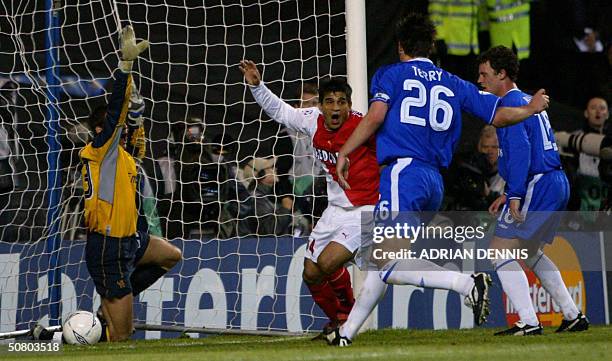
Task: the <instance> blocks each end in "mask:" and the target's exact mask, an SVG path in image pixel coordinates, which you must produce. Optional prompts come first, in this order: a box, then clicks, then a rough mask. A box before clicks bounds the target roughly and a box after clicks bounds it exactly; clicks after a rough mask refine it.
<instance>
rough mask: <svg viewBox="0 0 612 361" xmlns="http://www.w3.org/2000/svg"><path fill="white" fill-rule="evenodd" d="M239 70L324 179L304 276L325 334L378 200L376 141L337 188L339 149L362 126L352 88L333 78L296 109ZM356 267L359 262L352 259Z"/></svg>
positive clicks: (343, 310)
mask: <svg viewBox="0 0 612 361" xmlns="http://www.w3.org/2000/svg"><path fill="white" fill-rule="evenodd" d="M240 71H242V73H243V74H244V78H245V80H246V82H247V83H248V84H249V88H250V90H251V93H252V94H253V97H255V100H256V101H257V103H258V104H259V105H261V107H262V108H263V109H264V111H265V112H266V114H268V115H269V116H270V117H271V118H272V119H274V120H275V121H277V122H279V123H281V124H283V125H285V126H286V127H288V128H290V129H293V130H295V131H298V132H302V133H304V134H306V135H308V136H309V137H310V138H311V139H312V143H313V149H314V157H315V158H316V159H317V163H318V164H319V165H320V166H322V167H323V169H324V170H325V174H326V179H327V201H328V206H327V209H325V211H324V212H323V215H322V217H321V219H320V220H319V222H318V223H317V225H316V226H315V228H314V229H313V231H312V233H311V235H310V237H309V241H308V246H307V249H306V255H305V259H304V272H303V273H302V277H303V279H304V282H305V283H306V285H307V286H308V288H309V289H310V293H311V294H312V297H313V299H314V301H315V302H316V303H317V305H319V307H321V309H322V310H323V311H324V312H325V314H326V315H327V317H329V319H330V323H329V324H328V325H327V326H326V328H325V329H324V330H323V332H324V333H325V332H326V331H331V330H333V328H334V326H336V325H338V324H339V323H341V322H342V321H344V320H346V315H348V313H349V312H350V310H351V308H352V307H353V303H354V297H353V290H352V287H351V279H350V276H349V274H348V272H347V270H346V268H345V267H344V265H345V264H346V263H347V262H349V261H351V260H352V259H353V258H355V255H356V253H357V251H358V250H359V248H360V246H361V232H362V231H361V224H362V215H363V217H371V214H372V211H373V209H374V205H375V204H376V202H377V201H378V182H379V178H380V176H379V173H378V164H377V162H376V142H375V138H374V136H372V137H371V139H369V141H368V142H366V143H365V144H364V145H362V146H360V147H358V148H357V149H356V150H355V151H354V152H353V153H351V154H350V155H349V159H352V160H354V162H353V163H352V164H350V167H349V172H350V174H352V175H353V176H352V177H351V178H350V182H349V183H350V188H347V189H343V188H342V187H341V186H340V184H338V177H337V175H336V159H337V154H338V150H340V148H341V147H342V145H343V144H344V143H345V142H346V140H347V139H348V138H349V136H350V135H351V134H352V133H353V130H354V129H355V128H356V127H357V125H358V124H359V122H361V119H362V115H361V114H359V113H357V112H354V111H352V110H351V92H352V90H351V87H350V86H349V85H348V84H347V83H346V81H345V80H343V79H340V78H331V79H329V80H328V81H326V82H324V83H322V84H321V85H320V87H319V101H320V104H319V106H318V107H312V108H294V107H292V106H290V105H289V104H287V103H285V102H284V101H282V100H281V99H279V98H278V97H277V96H276V95H274V94H273V93H272V92H271V91H270V90H269V89H268V88H267V87H266V86H265V85H264V84H263V82H262V80H261V75H260V73H259V71H258V70H257V66H256V65H255V63H253V62H252V61H250V60H244V61H242V62H240ZM355 261H356V262H359V257H356V259H355Z"/></svg>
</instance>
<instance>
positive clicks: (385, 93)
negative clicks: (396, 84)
mask: <svg viewBox="0 0 612 361" xmlns="http://www.w3.org/2000/svg"><path fill="white" fill-rule="evenodd" d="M393 89H394V88H393V78H392V76H391V75H390V71H389V68H388V67H383V68H380V69H378V70H377V71H376V73H375V74H374V77H372V85H371V86H370V94H372V98H371V99H370V104H372V103H373V102H383V103H385V104H389V103H391V101H392V100H393V97H394V95H395V94H394V92H393Z"/></svg>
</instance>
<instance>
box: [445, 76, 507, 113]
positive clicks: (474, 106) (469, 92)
mask: <svg viewBox="0 0 612 361" xmlns="http://www.w3.org/2000/svg"><path fill="white" fill-rule="evenodd" d="M455 79H456V81H457V87H458V94H461V96H462V98H461V108H462V109H463V110H465V111H466V112H468V113H470V114H471V115H473V116H475V117H477V118H480V119H481V120H482V121H484V122H485V123H487V124H491V123H492V122H493V118H495V111H496V110H497V107H498V103H499V98H498V97H497V96H495V95H493V94H491V93H487V92H484V91H480V90H478V88H477V87H476V85H474V84H472V83H470V82H469V81H465V80H463V79H460V78H457V77H455Z"/></svg>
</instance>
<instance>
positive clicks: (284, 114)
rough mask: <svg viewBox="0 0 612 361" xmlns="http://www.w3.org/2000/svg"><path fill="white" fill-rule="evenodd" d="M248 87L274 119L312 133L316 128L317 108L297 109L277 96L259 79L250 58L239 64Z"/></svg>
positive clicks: (306, 132)
mask: <svg viewBox="0 0 612 361" xmlns="http://www.w3.org/2000/svg"><path fill="white" fill-rule="evenodd" d="M239 68H240V71H241V72H242V74H243V75H244V79H245V81H246V82H247V84H248V85H249V89H250V90H251V93H252V94H253V97H254V98H255V101H256V102H257V104H259V105H260V106H261V107H262V108H263V110H264V111H265V112H266V114H268V116H269V117H270V118H272V119H274V121H276V122H278V123H281V124H283V125H284V126H286V127H287V128H289V129H293V130H295V131H298V132H302V133H305V134H308V135H309V136H312V135H314V131H315V129H316V117H317V115H318V114H319V110H318V109H317V108H301V109H297V108H294V107H292V106H291V105H289V104H287V103H286V102H284V101H283V100H281V99H280V98H279V97H277V96H276V95H275V94H274V93H272V91H270V89H268V87H266V86H265V85H264V83H263V81H262V80H261V74H260V73H259V70H257V66H256V65H255V63H254V62H252V61H250V60H243V61H241V62H240V65H239Z"/></svg>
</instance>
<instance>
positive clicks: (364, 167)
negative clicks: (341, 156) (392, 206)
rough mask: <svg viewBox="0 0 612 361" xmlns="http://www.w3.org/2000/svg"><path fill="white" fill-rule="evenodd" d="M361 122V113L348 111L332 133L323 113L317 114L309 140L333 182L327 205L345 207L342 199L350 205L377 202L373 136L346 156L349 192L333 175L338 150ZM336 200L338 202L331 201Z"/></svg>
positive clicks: (377, 180) (374, 140)
mask: <svg viewBox="0 0 612 361" xmlns="http://www.w3.org/2000/svg"><path fill="white" fill-rule="evenodd" d="M361 119H363V116H362V115H361V114H360V113H358V112H351V113H350V115H349V117H348V119H347V120H346V121H345V122H344V124H342V126H341V127H340V129H338V130H333V131H332V130H329V129H327V128H326V127H325V118H324V117H323V114H319V116H318V117H317V130H316V132H315V134H314V137H313V138H312V145H313V148H314V153H315V154H314V156H315V158H316V159H318V160H319V161H320V162H321V163H322V164H323V165H324V167H325V170H326V171H327V173H328V174H329V175H330V176H331V178H332V179H333V183H334V184H333V185H332V186H331V187H330V185H329V184H328V188H327V190H328V202H329V203H339V204H338V205H340V204H345V202H344V201H343V200H342V199H341V198H344V197H346V198H347V199H348V201H349V202H350V204H351V205H352V206H364V205H373V204H376V202H377V201H378V183H379V179H380V175H379V171H378V162H377V161H376V139H375V137H374V136H372V137H371V138H370V139H369V140H368V142H367V143H365V144H364V145H361V146H359V147H358V148H357V149H355V151H353V152H352V153H351V154H349V157H348V158H349V161H350V162H349V173H348V179H347V182H348V183H349V185H350V186H351V189H347V190H344V189H342V188H341V187H340V184H339V183H338V175H337V174H336V161H337V156H338V151H339V150H340V148H342V146H343V145H344V143H345V142H346V141H347V139H348V138H349V137H350V136H351V134H353V131H354V130H355V128H357V125H359V122H361ZM330 188H331V189H330ZM339 193H343V194H339ZM335 200H337V201H338V202H334V201H335Z"/></svg>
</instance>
